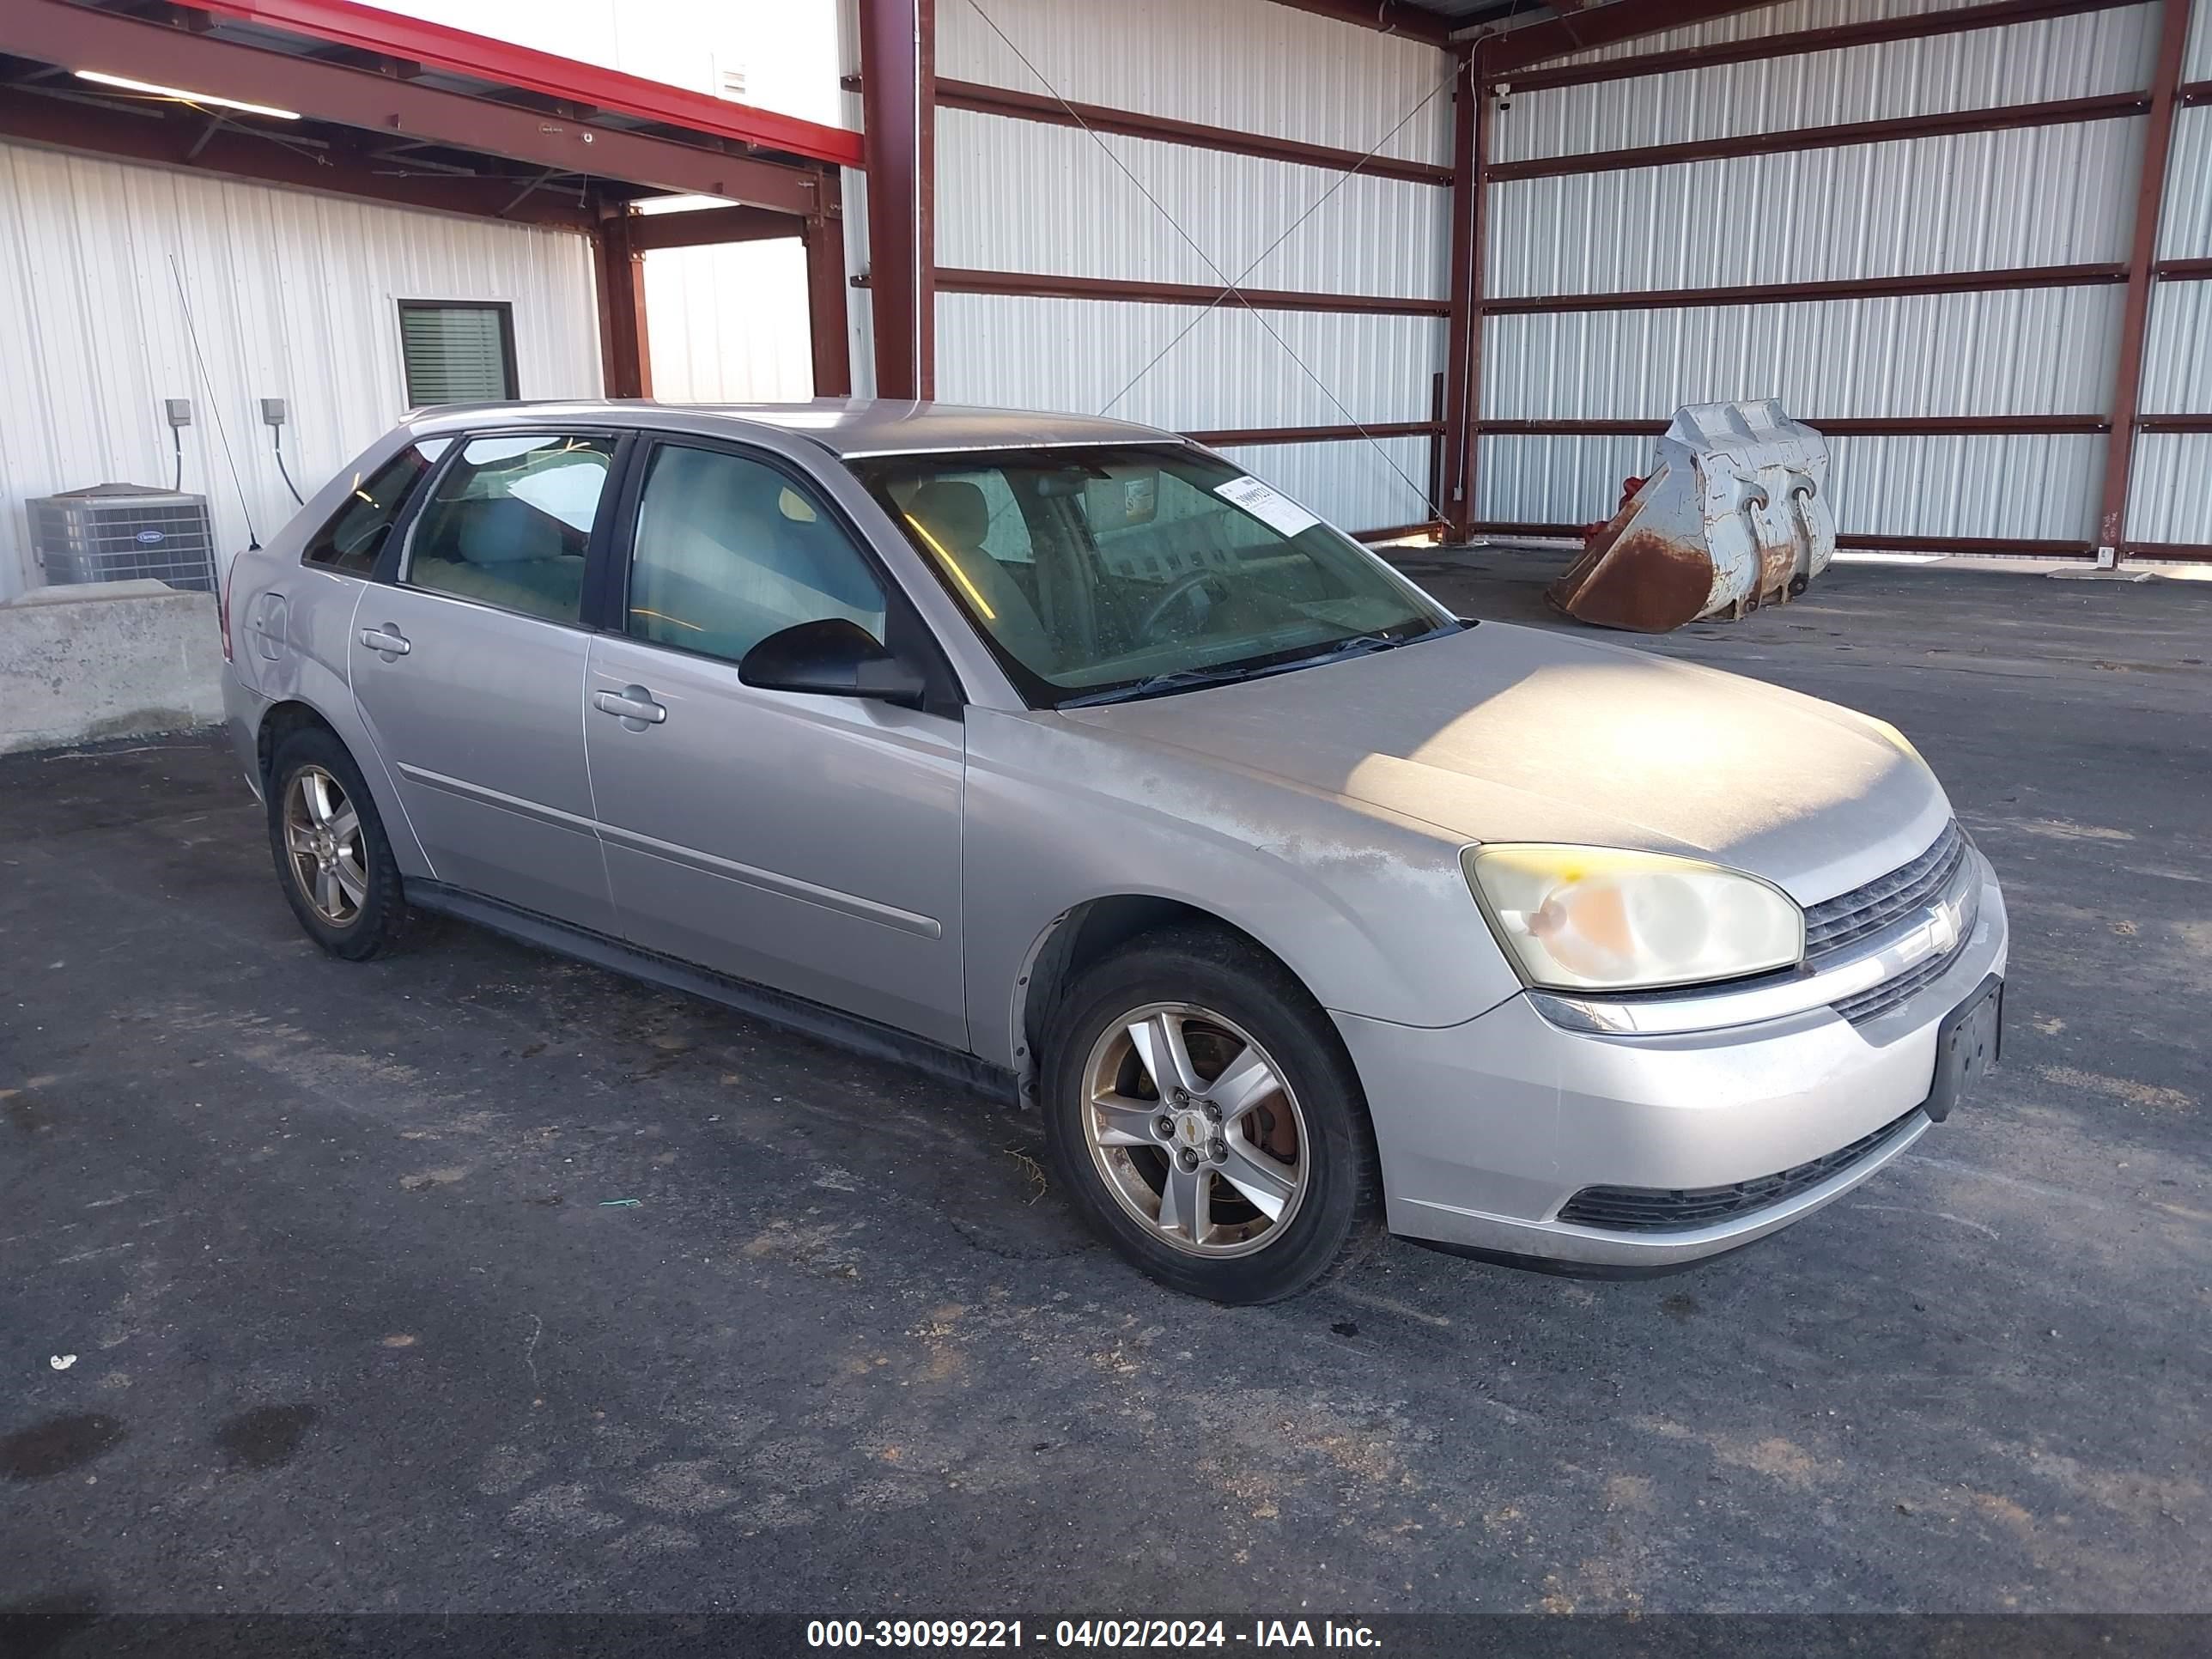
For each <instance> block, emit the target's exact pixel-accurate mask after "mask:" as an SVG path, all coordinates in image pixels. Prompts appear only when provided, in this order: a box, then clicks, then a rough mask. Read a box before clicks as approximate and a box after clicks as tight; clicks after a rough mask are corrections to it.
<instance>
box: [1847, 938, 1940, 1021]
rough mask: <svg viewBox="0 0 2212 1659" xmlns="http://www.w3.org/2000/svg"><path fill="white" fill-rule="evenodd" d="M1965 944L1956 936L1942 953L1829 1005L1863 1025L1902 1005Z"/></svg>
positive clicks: (1932, 980) (1930, 981)
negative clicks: (1866, 989) (1957, 940)
mask: <svg viewBox="0 0 2212 1659" xmlns="http://www.w3.org/2000/svg"><path fill="white" fill-rule="evenodd" d="M1965 950H1966V940H1964V939H1960V941H1959V942H1958V944H1956V945H1953V946H1952V947H1951V949H1950V951H1949V952H1948V953H1947V954H1946V955H1943V956H1940V957H1930V958H1929V960H1927V961H1926V962H1923V963H1920V964H1919V965H1918V966H1917V967H1912V968H1908V969H1905V971H1904V972H1903V973H1901V974H1895V975H1892V976H1891V977H1889V978H1888V979H1886V980H1884V981H1882V982H1881V984H1879V985H1877V986H1875V987H1874V988H1873V989H1872V990H1870V991H1862V992H1860V993H1859V994H1857V996H1855V997H1845V998H1844V999H1843V1000H1842V1001H1840V1002H1836V1003H1832V1004H1831V1005H1830V1006H1832V1007H1833V1008H1834V1009H1835V1011H1836V1012H1838V1013H1839V1014H1841V1015H1842V1016H1843V1017H1844V1018H1845V1019H1847V1020H1849V1021H1850V1023H1851V1024H1854V1025H1863V1024H1866V1023H1867V1021H1869V1020H1870V1019H1879V1018H1881V1017H1882V1016H1883V1015H1884V1014H1886V1013H1887V1012H1889V1011H1890V1010H1891V1009H1893V1008H1902V1007H1903V1006H1905V1004H1906V1003H1908V1002H1910V1001H1911V1000H1912V999H1913V998H1914V997H1916V996H1917V995H1919V994H1920V993H1921V992H1923V991H1924V990H1926V989H1927V988H1928V987H1929V986H1931V985H1933V984H1934V983H1935V982H1936V981H1937V980H1939V979H1941V978H1942V977H1943V975H1945V974H1947V973H1948V972H1949V971H1950V969H1951V964H1952V963H1954V962H1956V961H1957V960H1958V959H1959V957H1960V954H1961V953H1962V952H1964V951H1965Z"/></svg>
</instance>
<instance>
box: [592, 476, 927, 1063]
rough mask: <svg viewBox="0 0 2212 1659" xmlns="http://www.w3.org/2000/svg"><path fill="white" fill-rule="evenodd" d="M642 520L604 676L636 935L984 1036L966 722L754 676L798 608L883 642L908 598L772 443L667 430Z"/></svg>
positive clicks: (603, 753) (623, 917) (597, 689)
mask: <svg viewBox="0 0 2212 1659" xmlns="http://www.w3.org/2000/svg"><path fill="white" fill-rule="evenodd" d="M629 528H630V532H631V533H630V534H629V537H628V538H627V540H628V546H627V549H626V551H627V567H628V569H627V581H626V584H625V590H624V592H623V599H622V611H621V614H620V616H619V617H618V618H611V619H610V620H611V621H612V622H613V623H615V626H614V628H612V629H611V630H610V631H608V632H605V633H602V634H599V635H596V636H595V637H594V638H593V640H592V646H591V657H590V665H589V671H588V674H587V676H586V695H585V697H584V723H585V742H586V755H587V757H588V758H589V761H590V765H591V775H592V787H593V792H594V795H595V799H596V800H597V803H598V805H597V812H598V818H599V834H600V837H601V841H602V842H603V844H604V846H605V850H606V860H607V873H608V876H609V878H610V880H611V884H612V888H613V894H614V902H615V908H616V913H617V925H618V926H619V927H620V929H621V932H622V933H623V936H624V937H625V938H627V939H629V941H630V942H631V943H632V944H634V945H638V946H640V947H641V948H642V949H645V950H648V951H658V952H659V953H661V954H663V955H666V956H671V957H678V958H680V959H682V960H684V961H687V962H692V963H699V964H700V965H702V966H703V967H707V968H710V969H715V970H717V971H719V972H721V973H725V974H728V975H732V976H734V977H736V978H739V979H744V980H749V981H754V982H756V983H759V984H763V985H768V986H771V987H775V988H776V989H778V990H781V991H786V992H788V993H791V994H793V995H796V996H801V997H805V998H807V999H809V1000H812V1001H815V1002H820V1003H824V1004H827V1005H829V1006H831V1007H834V1008H836V1009H839V1010H841V1011H842V1012H848V1013H853V1014H859V1015H860V1016H862V1017H863V1018H868V1019H872V1020H877V1021H879V1022H881V1023H882V1024H887V1025H891V1026H896V1027H897V1028H898V1029H900V1030H905V1031H910V1032H913V1033H915V1035H917V1036H923V1037H927V1038H928V1039H930V1040H931V1041H933V1042H939V1043H943V1044H945V1045H947V1046H949V1047H953V1048H965V1047H966V1046H967V1040H968V1025H967V1016H966V1000H965V995H964V991H963V980H962V970H961V948H960V816H961V795H962V789H963V780H964V771H965V754H966V745H965V733H964V730H963V726H962V725H961V722H960V721H959V720H957V719H955V718H949V717H947V716H946V715H944V714H928V713H924V712H922V711H921V710H918V709H912V708H896V707H893V706H892V705H890V704H888V703H884V702H871V701H867V700H864V699H860V698H856V697H837V696H817V695H811V694H807V693H800V692H787V691H770V690H761V689H759V688H757V687H753V686H749V685H746V684H743V683H742V681H741V680H740V679H739V678H738V660H739V659H741V658H742V657H743V656H744V653H746V651H748V650H750V648H751V647H753V646H754V645H756V644H757V643H759V641H762V640H763V639H765V638H766V637H768V635H770V634H773V633H776V632H778V631H780V630H781V629H785V628H788V627H791V626H793V625H794V624H797V623H804V622H813V621H818V620H822V619H823V618H827V617H844V618H847V619H848V620H850V621H853V622H855V623H858V624H859V625H860V626H861V627H862V628H865V629H867V630H868V631H869V632H870V633H872V634H873V635H875V637H876V638H877V639H878V640H879V641H880V640H882V639H883V638H884V633H885V624H886V616H887V613H888V611H889V609H890V606H891V605H900V604H902V603H903V601H902V600H899V599H896V597H895V596H889V590H888V588H887V586H886V584H885V580H884V578H883V577H882V576H881V575H880V574H879V573H878V571H877V570H876V568H875V567H874V565H873V562H872V561H871V560H870V559H869V558H868V557H867V556H866V555H865V554H864V553H863V552H862V551H861V550H860V544H859V542H858V538H857V537H856V536H855V535H854V533H853V532H850V531H849V530H848V528H847V527H846V526H844V525H843V524H842V522H841V521H840V520H838V518H837V517H836V514H835V513H834V512H833V511H832V509H831V508H830V507H829V505H828V504H827V502H826V501H824V500H823V497H822V496H821V495H819V494H818V493H817V492H816V491H815V490H814V489H812V487H811V485H809V484H808V483H807V482H806V481H805V478H804V477H803V476H802V475H800V474H799V472H797V471H794V470H792V469H790V468H789V467H788V466H787V465H786V464H785V463H783V462H782V461H781V460H780V459H778V458H775V457H773V456H770V455H769V454H767V453H764V452H755V451H750V450H747V449H744V448H739V447H721V446H714V445H708V444H704V443H700V444H691V443H675V442H665V443H662V444H659V445H658V446H657V447H655V449H654V451H653V453H652V454H651V455H649V456H648V457H647V459H646V465H645V471H644V474H643V483H642V485H641V490H640V493H639V495H638V498H637V507H636V511H635V517H634V518H633V520H631V525H630V526H629ZM623 552H624V549H623V547H622V546H621V545H620V544H617V558H618V559H619V558H621V557H622V556H623ZM916 625H917V626H918V625H919V624H916Z"/></svg>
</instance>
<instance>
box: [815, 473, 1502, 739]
mask: <svg viewBox="0 0 2212 1659" xmlns="http://www.w3.org/2000/svg"><path fill="white" fill-rule="evenodd" d="M852 465H853V470H854V471H855V472H856V473H857V474H858V475H859V476H860V479H861V482H862V483H865V484H866V486H867V487H868V489H870V490H871V491H872V493H873V494H874V495H875V497H876V499H877V501H879V502H880V503H881V504H882V506H883V507H884V510H885V511H886V512H888V513H890V515H891V517H892V519H893V520H895V521H896V523H897V524H898V526H899V527H900V528H901V529H902V530H903V531H904V532H906V535H907V538H908V540H909V541H911V542H912V543H913V544H914V545H915V549H916V550H918V551H919V552H920V553H921V556H922V558H923V560H924V562H926V563H927V564H928V565H929V566H930V568H932V569H933V570H935V571H936V572H937V574H938V576H939V580H942V581H943V582H944V584H945V588H946V589H947V591H948V592H951V595H952V597H953V598H954V599H956V600H957V602H958V603H959V604H960V605H961V606H962V607H963V609H965V610H966V611H967V612H968V614H969V617H972V618H973V619H974V620H975V624H976V626H977V627H978V628H979V629H981V631H982V633H983V635H984V636H985V637H986V638H987V640H989V641H990V642H991V644H992V646H993V647H994V650H995V651H996V653H997V654H998V656H999V659H1000V662H1001V663H1002V664H1004V665H1006V669H1007V671H1008V672H1009V674H1011V675H1012V678H1013V679H1014V681H1015V684H1016V686H1017V688H1018V690H1020V691H1021V692H1022V694H1023V696H1024V697H1025V698H1026V699H1027V700H1028V701H1029V702H1030V704H1031V705H1032V706H1035V707H1040V708H1055V707H1060V706H1062V705H1065V704H1069V703H1074V702H1109V701H1113V700H1116V699H1119V698H1122V697H1131V696H1153V695H1158V694H1160V693H1164V692H1169V691H1177V690H1185V689H1188V688H1189V687H1193V686H1197V685H1205V684H1215V683H1218V682H1219V681H1222V680H1228V679H1241V678H1249V677H1251V676H1253V675H1256V674H1261V673H1271V672H1275V671H1279V670H1283V669H1287V668H1291V667H1296V666H1300V665H1305V664H1308V663H1313V662H1318V661H1322V660H1323V659H1328V658H1329V657H1331V656H1340V655H1344V654H1347V653H1352V652H1354V651H1364V650H1370V649H1380V648H1382V647H1386V646H1391V645H1397V644H1402V643H1405V642H1407V641H1412V640H1417V639H1425V638H1427V637H1430V636H1431V635H1437V634H1440V633H1449V632H1452V631H1455V630H1456V629H1458V627H1459V626H1460V624H1459V623H1456V622H1455V621H1454V620H1453V619H1452V617H1451V616H1450V614H1449V612H1447V611H1444V610H1443V609H1442V608H1441V607H1439V606H1438V605H1437V604H1436V602H1435V601H1434V600H1432V599H1429V598H1428V596H1427V595H1425V594H1424V593H1423V592H1421V591H1420V590H1419V588H1417V587H1415V586H1413V584H1412V583H1410V582H1408V581H1407V580H1405V579H1404V578H1403V577H1401V576H1400V575H1399V574H1397V573H1396V572H1395V571H1394V570H1392V569H1391V568H1389V566H1388V565H1386V564H1384V563H1383V562H1382V561H1381V560H1380V559H1378V558H1376V556H1374V555H1373V554H1371V553H1370V552H1368V551H1367V550H1366V549H1364V548H1363V547H1361V546H1360V545H1359V544H1358V543H1356V542H1353V541H1352V540H1351V539H1350V538H1347V537H1346V536H1345V535H1343V534H1342V533H1340V532H1338V531H1335V530H1332V529H1331V528H1329V526H1327V525H1325V524H1323V523H1322V522H1321V520H1318V519H1316V518H1315V517H1314V515H1313V514H1312V513H1308V512H1307V511H1305V509H1304V508H1303V507H1299V506H1298V505H1297V503H1295V502H1293V501H1290V500H1289V499H1288V498H1287V497H1285V496H1284V495H1279V494H1278V493H1277V492H1276V491H1274V490H1273V489H1270V488H1269V487H1268V486H1267V485H1266V484H1264V483H1261V481H1260V480H1259V479H1257V478H1255V477H1252V476H1251V475H1249V473H1246V472H1243V471H1239V470H1238V469H1237V468H1236V467H1234V466H1232V465H1230V464H1229V463H1228V462H1226V461H1223V460H1219V459H1215V458H1214V457H1212V456H1210V455H1206V454H1204V453H1200V452H1199V451H1196V450H1193V449H1188V448H1182V447H1174V446H1170V445H1161V446H1158V447H1146V446H1143V445H1127V446H1114V447H1097V448H1087V447H1086V448H1066V449H1047V450H1030V451H1019V452H994V453H987V454H972V455H901V456H893V457H884V458H878V459H860V460H856V461H854V463H853V464H852Z"/></svg>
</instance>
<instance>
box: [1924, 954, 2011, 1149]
mask: <svg viewBox="0 0 2212 1659" xmlns="http://www.w3.org/2000/svg"><path fill="white" fill-rule="evenodd" d="M2003 1045H2004V981H2003V980H2002V979H2001V978H1999V977H1998V976H1997V975H1995V974H1991V975H1990V976H1989V977H1988V978H1987V979H1985V980H1984V981H1982V982H1981V983H1980V984H1979V985H1978V986H1977V987H1974V990H1973V993H1972V995H1970V996H1968V997H1967V999H1966V1000H1965V1001H1964V1002H1962V1003H1960V1005H1959V1006H1957V1007H1955V1008H1954V1009H1953V1010H1952V1011H1951V1012H1949V1013H1948V1014H1946V1015H1945V1016H1944V1017H1943V1024H1942V1025H1941V1026H1939V1027H1937V1028H1936V1075H1935V1078H1934V1079H1933V1081H1931V1082H1930V1083H1929V1087H1928V1100H1927V1103H1926V1104H1925V1105H1923V1107H1922V1108H1921V1109H1922V1110H1923V1111H1924V1112H1926V1113H1927V1114H1928V1116H1929V1121H1931V1122H1936V1123H1941V1122H1942V1121H1943V1120H1944V1119H1945V1118H1947V1117H1948V1116H1950V1115H1951V1109H1952V1108H1953V1107H1954V1106H1956V1105H1957V1104H1958V1103H1960V1101H1961V1100H1963V1099H1965V1098H1966V1093H1967V1091H1969V1090H1971V1089H1972V1088H1973V1086H1974V1085H1976V1084H1977V1083H1978V1082H1980V1081H1981V1079H1982V1074H1983V1073H1984V1072H1987V1071H1988V1070H1989V1069H1990V1067H1991V1066H1995V1065H1996V1063H1997V1059H1998V1056H1999V1055H2000V1054H2002V1052H2003Z"/></svg>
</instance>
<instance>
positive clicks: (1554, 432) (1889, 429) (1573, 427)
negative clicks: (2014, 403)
mask: <svg viewBox="0 0 2212 1659" xmlns="http://www.w3.org/2000/svg"><path fill="white" fill-rule="evenodd" d="M1800 418H1802V419H1803V420H1804V423H1805V424H1806V425H1807V426H1809V427H1811V428H1813V429H1814V431H1815V432H1818V433H1820V435H1823V436H1824V437H1830V438H2021V437H2084V436H2094V435H2097V434H2099V433H2102V432H2106V431H2108V430H2110V429H2111V422H2108V421H2106V419H2105V417H2104V416H2101V415H1928V416H1895V417H1892V418H1885V417H1881V416H1875V417H1871V418H1867V419H1859V418H1855V417H1848V416H1846V417H1839V418H1837V419H1833V420H1819V419H1814V418H1812V417H1809V416H1805V417H1800ZM1667 426H1668V422H1665V421H1485V422H1483V425H1482V429H1483V431H1484V432H1485V433H1486V434H1487V435H1490V436H1492V437H1499V438H1656V437H1658V436H1660V435H1662V434H1663V433H1664V432H1665V431H1666V430H1667Z"/></svg>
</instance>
